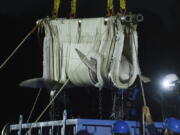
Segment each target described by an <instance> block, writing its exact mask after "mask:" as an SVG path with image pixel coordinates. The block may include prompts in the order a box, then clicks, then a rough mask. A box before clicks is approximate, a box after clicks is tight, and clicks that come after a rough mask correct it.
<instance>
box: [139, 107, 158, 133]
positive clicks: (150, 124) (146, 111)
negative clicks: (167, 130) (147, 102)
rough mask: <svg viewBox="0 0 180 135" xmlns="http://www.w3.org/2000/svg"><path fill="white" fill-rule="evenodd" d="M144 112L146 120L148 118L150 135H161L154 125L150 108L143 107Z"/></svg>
mask: <svg viewBox="0 0 180 135" xmlns="http://www.w3.org/2000/svg"><path fill="white" fill-rule="evenodd" d="M142 112H143V113H144V115H145V118H146V122H147V130H148V132H149V135H158V134H159V133H158V131H157V129H156V128H155V126H154V124H153V120H152V116H151V113H150V110H149V107H148V106H143V108H142Z"/></svg>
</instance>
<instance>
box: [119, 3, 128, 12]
mask: <svg viewBox="0 0 180 135" xmlns="http://www.w3.org/2000/svg"><path fill="white" fill-rule="evenodd" d="M119 4H120V5H119V9H120V12H121V13H122V14H125V12H126V0H120V1H119Z"/></svg>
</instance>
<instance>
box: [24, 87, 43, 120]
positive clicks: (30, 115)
mask: <svg viewBox="0 0 180 135" xmlns="http://www.w3.org/2000/svg"><path fill="white" fill-rule="evenodd" d="M41 91H42V89H41V88H40V89H39V92H38V94H37V97H36V99H35V101H34V104H33V107H32V109H31V112H30V114H29V117H28V120H27V123H28V122H29V120H30V118H31V115H32V113H33V111H34V108H35V106H36V103H37V100H38V98H39V95H40V93H41Z"/></svg>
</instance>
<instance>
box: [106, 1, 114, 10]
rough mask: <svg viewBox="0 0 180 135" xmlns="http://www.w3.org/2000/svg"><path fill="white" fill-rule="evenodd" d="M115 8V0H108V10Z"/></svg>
mask: <svg viewBox="0 0 180 135" xmlns="http://www.w3.org/2000/svg"><path fill="white" fill-rule="evenodd" d="M113 8H114V5H113V0H107V10H112V9H113Z"/></svg>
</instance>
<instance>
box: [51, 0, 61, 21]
mask: <svg viewBox="0 0 180 135" xmlns="http://www.w3.org/2000/svg"><path fill="white" fill-rule="evenodd" d="M60 2H61V0H54V7H53V12H52V17H53V18H57V17H58V11H59V6H60Z"/></svg>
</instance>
